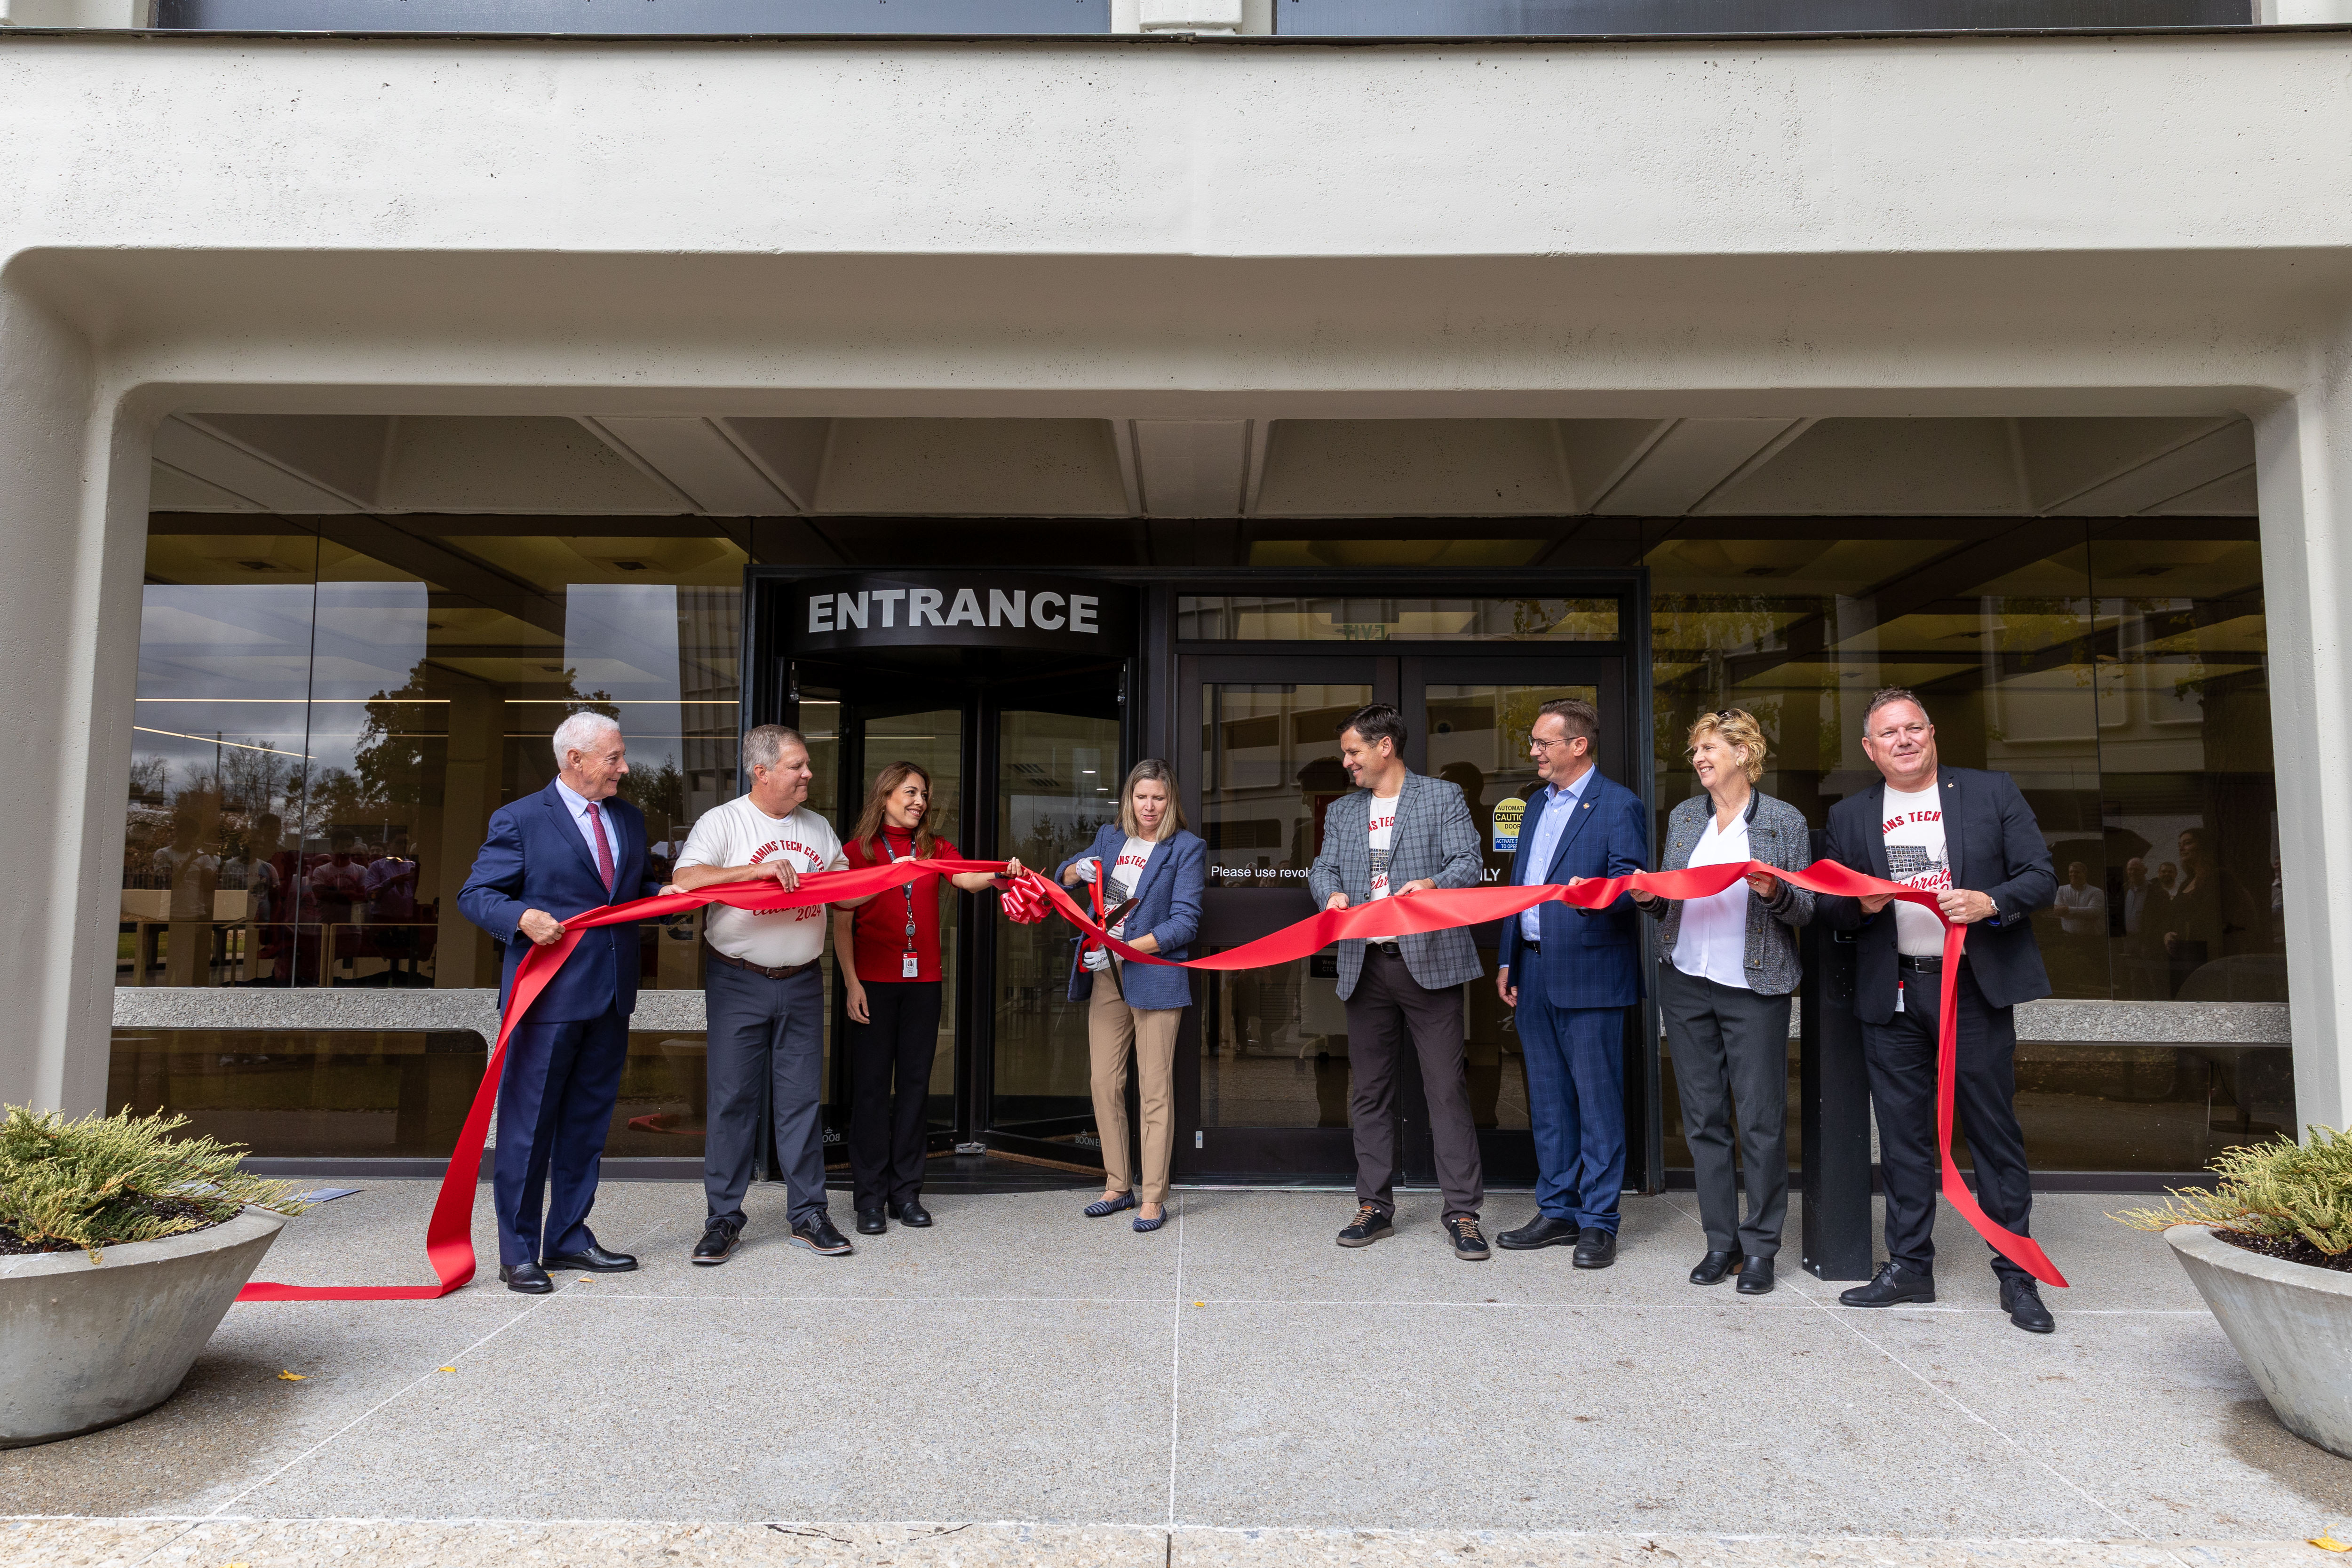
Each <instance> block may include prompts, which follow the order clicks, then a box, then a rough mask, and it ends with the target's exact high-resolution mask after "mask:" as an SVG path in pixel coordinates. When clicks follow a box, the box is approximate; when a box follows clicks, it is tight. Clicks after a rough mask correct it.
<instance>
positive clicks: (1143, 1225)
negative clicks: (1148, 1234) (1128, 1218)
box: [1135, 1204, 1168, 1230]
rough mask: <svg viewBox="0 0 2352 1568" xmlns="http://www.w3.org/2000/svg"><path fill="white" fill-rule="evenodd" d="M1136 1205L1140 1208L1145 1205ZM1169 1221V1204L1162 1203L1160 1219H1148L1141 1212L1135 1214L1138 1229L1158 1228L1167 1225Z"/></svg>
mask: <svg viewBox="0 0 2352 1568" xmlns="http://www.w3.org/2000/svg"><path fill="white" fill-rule="evenodd" d="M1135 1206H1136V1207H1137V1208H1139V1209H1140V1208H1141V1207H1142V1206H1143V1205H1141V1204H1138V1205H1135ZM1167 1223H1168V1205H1166V1204H1161V1205H1160V1217H1159V1218H1158V1219H1146V1218H1144V1217H1143V1215H1140V1214H1138V1215H1136V1216H1135V1228H1136V1229H1138V1230H1158V1229H1159V1228H1160V1226H1163V1225H1166V1224H1167Z"/></svg>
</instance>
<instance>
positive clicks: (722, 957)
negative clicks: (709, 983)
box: [702, 940, 822, 980]
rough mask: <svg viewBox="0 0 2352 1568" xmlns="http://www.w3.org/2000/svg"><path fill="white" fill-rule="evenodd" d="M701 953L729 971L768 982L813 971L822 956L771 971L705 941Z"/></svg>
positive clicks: (762, 964) (766, 967)
mask: <svg viewBox="0 0 2352 1568" xmlns="http://www.w3.org/2000/svg"><path fill="white" fill-rule="evenodd" d="M702 951H703V952H707V953H709V955H710V956H711V957H713V958H715V959H717V960H718V961H719V963H723V964H726V965H727V966H728V967H729V968H730V969H745V970H749V971H751V973H753V974H758V975H764V976H765V977H766V978H768V979H770V980H789V979H791V978H792V977H793V975H795V974H798V973H800V972H801V971H802V970H803V969H814V968H815V967H816V966H817V964H818V963H820V962H822V955H820V956H819V957H818V958H812V959H810V960H809V961H808V962H807V963H792V964H786V965H785V966H784V967H782V968H781V969H771V968H770V967H768V966H767V965H766V964H764V963H752V962H751V960H750V959H748V958H738V957H736V956H735V955H734V954H733V953H731V952H719V950H718V949H717V948H715V947H713V946H711V945H710V943H709V941H707V940H706V941H705V942H703V944H702Z"/></svg>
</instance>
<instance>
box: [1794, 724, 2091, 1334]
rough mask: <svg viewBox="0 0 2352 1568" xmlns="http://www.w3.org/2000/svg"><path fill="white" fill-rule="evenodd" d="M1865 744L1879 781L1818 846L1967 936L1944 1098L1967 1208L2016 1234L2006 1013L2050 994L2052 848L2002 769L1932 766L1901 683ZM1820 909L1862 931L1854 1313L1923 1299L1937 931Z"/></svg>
mask: <svg viewBox="0 0 2352 1568" xmlns="http://www.w3.org/2000/svg"><path fill="white" fill-rule="evenodd" d="M1862 749H1863V751H1864V752H1865V753H1866V754H1867V755H1868V756H1869V758H1870V760H1871V761H1872V762H1873V763H1876V764H1877V766H1878V771H1879V773H1880V774H1881V775H1883V776H1882V777H1881V780H1880V782H1879V783H1877V784H1873V785H1871V786H1870V787H1869V788H1868V789H1865V790H1864V791H1862V792H1861V793H1860V794H1858V795H1848V796H1847V797H1846V798H1845V799H1843V800H1842V801H1840V802H1838V803H1837V804H1836V805H1833V806H1832V807H1830V818H1829V841H1830V856H1831V858H1832V859H1834V860H1836V861H1837V862H1838V863H1839V864H1840V865H1842V866H1844V867H1847V868H1850V869H1853V870H1856V871H1861V872H1864V873H1866V874H1868V875H1870V876H1873V877H1883V878H1885V879H1888V880H1890V881H1895V882H1902V883H1904V884H1906V885H1907V886H1910V887H1915V888H1924V889H1932V890H1933V891H1934V892H1935V893H1936V901H1937V906H1938V907H1939V908H1941V909H1942V910H1943V911H1944V916H1945V918H1946V919H1947V920H1950V921H1955V922H1957V923H1960V924H1965V925H1967V926H1968V927H1969V942H1968V951H1967V952H1966V954H1965V955H1964V956H1963V957H1962V958H1961V960H1960V973H1959V984H1958V989H1957V991H1956V994H1955V1004H1956V1007H1957V1010H1958V1022H1959V1041H1958V1063H1957V1068H1956V1073H1955V1077H1954V1079H1953V1102H1954V1108H1955V1109H1956V1110H1958V1115H1959V1123H1960V1126H1961V1129H1962V1130H1963V1131H1965V1132H1966V1133H1967V1134H1968V1140H1969V1154H1970V1156H1971V1157H1972V1159H1973V1161H1974V1163H1975V1165H1976V1193H1977V1202H1978V1203H1979V1204H1980V1205H1983V1208H1984V1212H1985V1214H1986V1215H1987V1216H1988V1217H1990V1219H1991V1220H1992V1221H1993V1222H1994V1223H1995V1224H1997V1225H2000V1226H2005V1227H2006V1228H2008V1229H2009V1230H2011V1231H2014V1232H2015V1233H2016V1234H2018V1235H2019V1236H2024V1235H2026V1234H2028V1232H2027V1224H2028V1221H2029V1219H2030V1218H2031V1215H2032V1209H2033V1187H2032V1179H2031V1177H2030V1176H2029V1175H2028V1173H2027V1172H2026V1167H2025V1135H2024V1133H2023V1132H2022V1131H2021V1130H2020V1129H2019V1127H2018V1124H2017V1110H2016V1105H2015V1101H2016V1099H2017V1074H2016V1068H2015V1058H2016V1054H2017V1024H2016V1015H2015V1011H2014V1009H2015V1008H2016V1006H2017V1005H2018V1004H2019V1003H2020V1002H2030V1001H2032V999H2034V998H2035V997H2037V996H2047V995H2048V994H2050V977H2049V975H2048V973H2046V972H2044V970H2043V969H2042V951H2041V949H2040V948H2039V947H2038V946H2037V945H2036V944H2035V942H2034V940H2033V926H2032V913H2033V911H2034V910H2039V909H2046V908H2048V907H2049V905H2050V902H2051V900H2053V899H2054V898H2055V897H2056V896H2057V891H2058V879H2057V876H2056V875H2055V873H2053V871H2052V869H2051V867H2050V846H2049V844H2048V842H2047V841H2046V840H2045V839H2044V838H2043V837H2042V829H2041V826H2040V825H2039V824H2037V823H2036V822H2035V821H2034V820H2033V812H2032V808H2031V807H2029V806H2028V805H2026V804H2025V797H2024V796H2023V795H2021V794H2019V793H2018V788H2017V783H2016V781H2015V780H2013V779H2011V777H2010V776H2009V775H2008V774H2007V773H1986V772H1982V771H1980V770H1979V769H1976V768H1948V767H1942V766H1940V765H1939V764H1938V763H1937V756H1936V727H1935V725H1934V724H1932V723H1930V722H1929V721H1928V719H1927V708H1926V706H1925V705H1924V704H1923V703H1921V702H1920V700H1919V699H1918V698H1917V697H1916V696H1915V695H1914V694H1912V693H1911V692H1908V691H1904V690H1900V689H1894V688H1889V689H1886V690H1884V691H1881V692H1879V693H1878V694H1877V695H1876V696H1875V697H1874V698H1872V699H1871V703H1870V711H1869V713H1868V715H1867V716H1866V717H1865V718H1864V721H1863V741H1862ZM1890 905H1892V907H1891V908H1890V907H1889V906H1890ZM1815 910H1816V912H1817V918H1819V919H1822V920H1825V921H1828V922H1829V924H1830V925H1831V926H1832V927H1833V928H1835V929H1837V930H1840V931H1859V932H1860V933H1861V934H1860V935H1859V937H1858V938H1857V939H1855V941H1856V951H1855V954H1854V959H1855V963H1854V986H1853V1013H1854V1016H1855V1017H1856V1018H1858V1019H1860V1020H1861V1022H1862V1054H1863V1061H1864V1066H1865V1067H1866V1068H1867V1069H1868V1071H1869V1074H1870V1098H1871V1101H1872V1103H1873V1104H1874V1106H1875V1107H1876V1110H1877V1113H1878V1149H1879V1168H1880V1171H1881V1173H1882V1176H1883V1178H1884V1181H1885V1189H1886V1264H1885V1267H1884V1268H1881V1269H1880V1270H1879V1271H1878V1274H1877V1276H1876V1277H1875V1278H1874V1279H1872V1280H1871V1281H1870V1283H1869V1284H1867V1285H1861V1286H1856V1287H1855V1288H1854V1289H1851V1290H1848V1291H1846V1292H1844V1293H1843V1295H1841V1296H1840V1297H1839V1298H1838V1300H1841V1301H1843V1303H1844V1304H1845V1305H1847V1306H1849V1307H1892V1306H1897V1305H1900V1304H1902V1303H1904V1302H1909V1301H1932V1300H1935V1299H1936V1279H1935V1273H1934V1267H1935V1258H1936V1243H1935V1238H1934V1234H1933V1233H1934V1229H1935V1224H1936V1194H1937V1189H1938V1188H1939V1187H1940V1185H1941V1181H1940V1170H1939V1164H1940V1162H1939V1160H1938V1158H1937V1150H1936V1070H1937V1063H1936V1058H1937V1049H1936V1034H1937V1017H1938V1016H1939V1010H1940V1006H1941V1002H1942V984H1943V973H1942V972H1943V958H1942V953H1943V928H1942V926H1941V923H1940V922H1938V921H1937V920H1936V918H1935V917H1934V916H1933V915H1931V914H1930V913H1928V911H1927V910H1924V909H1920V908H1918V907H1916V906H1915V905H1910V904H1905V903H1899V902H1895V901H1894V895H1892V894H1889V893H1880V894H1874V895H1873V896H1871V897H1869V898H1865V899H1834V898H1829V897H1823V898H1822V899H1820V900H1817V901H1816V903H1815ZM1992 1268H1993V1272H1994V1273H1995V1274H1996V1275H1997V1276H1999V1277H2000V1304H2001V1308H2002V1310H2005V1311H2007V1312H2008V1313H2009V1316H2010V1321H2011V1322H2013V1323H2015V1324H2016V1325H2017V1326H2018V1327H2019V1328H2021V1329H2024V1330H2026V1331H2029V1332H2032V1333H2043V1334H2046V1333H2048V1332H2049V1331H2051V1329H2052V1328H2053V1323H2052V1321H2051V1318H2050V1310H2049V1309H2048V1308H2047V1307H2045V1306H2043V1305H2042V1296H2041V1292H2040V1291H2039V1290H2038V1289H2035V1287H2034V1283H2033V1277H2032V1275H2030V1274H2028V1273H2026V1272H2025V1270H2024V1269H2022V1268H2019V1267H2018V1266H2017V1265H2016V1264H2014V1263H2011V1261H2010V1260H2009V1259H2008V1258H2003V1257H2001V1256H2000V1254H1998V1253H1995V1254H1994V1255H1993V1260H1992Z"/></svg>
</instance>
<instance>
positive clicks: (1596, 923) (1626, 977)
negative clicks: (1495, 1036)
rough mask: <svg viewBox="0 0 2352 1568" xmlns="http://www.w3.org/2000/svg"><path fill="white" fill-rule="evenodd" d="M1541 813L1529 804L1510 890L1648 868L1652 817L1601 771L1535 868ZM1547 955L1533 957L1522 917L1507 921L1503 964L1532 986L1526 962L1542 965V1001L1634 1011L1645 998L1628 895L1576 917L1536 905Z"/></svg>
mask: <svg viewBox="0 0 2352 1568" xmlns="http://www.w3.org/2000/svg"><path fill="white" fill-rule="evenodd" d="M1542 810H1543V802H1542V800H1541V799H1540V798H1539V797H1538V798H1537V799H1533V800H1529V801H1528V815H1527V817H1526V820H1524V821H1523V822H1522V823H1521V824H1520V825H1519V851H1518V854H1517V856H1515V857H1514V858H1512V861H1511V885H1512V886H1514V887H1522V888H1523V887H1528V886H1529V885H1531V884H1534V883H1538V882H1565V881H1567V880H1568V879H1570V877H1622V876H1624V875H1626V874H1627V873H1628V872H1632V871H1645V870H1647V869H1649V865H1650V817H1649V813H1647V812H1645V811H1643V809H1642V797H1641V796H1640V795H1635V794H1634V793H1633V791H1632V790H1630V789H1627V788H1626V787H1625V786H1624V785H1623V784H1619V783H1617V782H1616V781H1615V780H1614V779H1610V778H1604V777H1602V776H1601V773H1598V772H1595V773H1592V774H1591V777H1590V779H1589V780H1588V781H1587V782H1586V784H1585V786H1584V794H1583V795H1582V797H1581V798H1580V799H1579V800H1578V801H1577V803H1576V806H1575V808H1574V812H1573V814H1572V815H1571V816H1570V819H1569V823H1568V826H1566V827H1564V828H1562V829H1561V830H1560V835H1559V847H1558V848H1557V849H1555V850H1554V851H1553V852H1552V858H1551V864H1550V865H1549V867H1531V866H1529V865H1528V854H1529V852H1530V851H1532V850H1533V849H1534V848H1535V843H1536V835H1535V825H1536V823H1537V821H1538V814H1539V813H1541V811H1542ZM1536 909H1537V915H1538V919H1539V920H1541V921H1542V922H1543V923H1542V926H1541V927H1540V929H1541V931H1543V939H1542V940H1543V950H1542V951H1541V952H1526V950H1525V948H1524V947H1523V946H1522V938H1521V936H1520V934H1519V917H1518V916H1517V915H1513V916H1512V917H1511V918H1510V919H1509V920H1507V921H1504V922H1503V951H1502V955H1501V958H1502V963H1504V964H1505V965H1506V966H1507V967H1508V968H1509V970H1510V972H1511V983H1512V984H1514V985H1523V984H1526V981H1525V979H1524V978H1523V974H1524V972H1523V970H1522V968H1521V963H1520V961H1521V959H1522V957H1524V958H1525V960H1526V962H1527V963H1539V964H1541V965H1543V986H1544V994H1545V995H1546V996H1547V997H1549V1000H1550V1002H1551V1005H1553V1006H1555V1007H1630V1006H1632V1005H1633V1004H1634V1003H1636V1002H1639V1001H1640V1000H1641V999H1642V994H1643V990H1642V932H1641V916H1640V913H1639V911H1637V910H1635V909H1634V907H1633V895H1632V894H1630V893H1628V894H1626V895H1624V896H1623V897H1621V898H1620V899H1618V900H1617V901H1616V902H1615V903H1612V904H1610V905H1609V906H1607V907H1606V908H1604V909H1598V910H1589V911H1588V910H1573V909H1570V908H1569V906H1567V905H1566V904H1538V906H1537V907H1536Z"/></svg>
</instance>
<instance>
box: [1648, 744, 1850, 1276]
mask: <svg viewBox="0 0 2352 1568" xmlns="http://www.w3.org/2000/svg"><path fill="white" fill-rule="evenodd" d="M1764 755H1765V745H1764V731H1763V729H1762V727H1761V726H1759V724H1758V723H1757V722H1756V719H1755V716H1754V715H1753V714H1750V713H1748V712H1745V711H1743V710H1740V709H1737V708H1733V709H1727V710H1725V711H1723V712H1720V713H1709V714H1707V715H1706V717H1704V718H1702V719H1701V720H1699V721H1698V722H1697V723H1696V724H1694V725H1692V726H1691V729H1690V758H1691V767H1692V770H1693V771H1694V772H1695V773H1697V774H1698V782H1699V784H1700V785H1701V786H1702V787H1703V788H1704V789H1705V790H1706V794H1705V795H1694V796H1693V797H1691V798H1690V799H1688V800H1685V801H1684V802H1683V803H1682V804H1681V805H1677V806H1675V809H1674V815H1673V816H1670V817H1669V818H1667V821H1666V847H1665V851H1664V854H1663V855H1661V856H1660V858H1659V862H1658V868H1659V869H1660V870H1662V871H1679V870H1682V869H1684V868H1685V867H1692V866H1722V865H1731V864H1736V863H1738V862H1739V861H1742V860H1761V861H1763V862H1765V863H1766V864H1768V865H1772V866H1777V867H1779V868H1780V869H1782V870H1784V871H1801V870H1802V869H1804V868H1805V867H1807V866H1809V865H1811V863H1812V858H1813V857H1812V833H1811V829H1810V828H1809V827H1807V826H1806V824H1805V818H1804V816H1803V814H1802V813H1801V812H1799V811H1798V810H1797V808H1796V807H1794V806H1792V805H1788V804H1787V803H1785V802H1782V801H1778V800H1774V799H1773V798H1772V797H1771V796H1770V795H1766V794H1765V793H1764V792H1763V791H1761V790H1759V789H1758V788H1757V787H1756V781H1757V780H1759V779H1760V778H1762V777H1763V776H1764ZM1633 901H1634V902H1635V903H1637V904H1639V905H1641V906H1642V912H1643V914H1646V915H1649V916H1651V917H1653V918H1654V919H1655V920H1656V921H1658V948H1659V951H1660V952H1661V953H1662V954H1663V955H1664V962H1663V963H1660V964H1659V965H1658V1010H1659V1012H1660V1013H1661V1014H1662V1015H1664V1021H1665V1026H1666V1047H1667V1049H1668V1050H1669V1051H1671V1052H1672V1053H1673V1055H1674V1063H1675V1090H1676V1091H1677V1095H1678V1098H1679V1099H1680V1100H1682V1108H1683V1137H1684V1140H1685V1142H1688V1143H1689V1145H1690V1152H1691V1165H1692V1167H1693V1170H1694V1172H1695V1173H1696V1177H1697V1182H1696V1186H1697V1188H1698V1213H1699V1224H1700V1226H1701V1227H1702V1228H1704V1229H1705V1230H1706V1257H1704V1258H1700V1259H1699V1261H1698V1267H1696V1268H1693V1269H1692V1270H1691V1271H1690V1281H1691V1283H1692V1284H1694V1285H1719V1284H1721V1283H1722V1282H1723V1280H1724V1279H1725V1278H1726V1277H1727V1276H1728V1275H1731V1274H1734V1273H1736V1274H1738V1276H1739V1293H1740V1294H1741V1295H1743V1296H1761V1295H1763V1294H1764V1293H1765V1292H1766V1291H1768V1290H1769V1289H1772V1270H1773V1267H1774V1264H1773V1260H1774V1259H1775V1258H1778V1257H1779V1256H1780V1225H1781V1222H1782V1220H1783V1219H1785V1218H1786V1217H1787V1215H1788V1212H1789V997H1790V993H1792V992H1794V991H1795V990H1796V988H1797V982H1798V981H1799V980H1801V979H1802V978H1803V972H1802V970H1801V967H1800V961H1799V959H1798V956H1797V928H1798V927H1800V926H1801V925H1804V924H1805V923H1806V922H1807V921H1811V919H1812V918H1813V895H1812V894H1811V893H1809V892H1807V891H1805V890H1804V889H1801V888H1797V887H1792V886H1790V884H1789V883H1787V882H1784V881H1782V880H1781V879H1780V878H1778V877H1774V876H1770V875H1769V874H1766V873H1764V872H1750V873H1748V875H1747V876H1746V877H1744V878H1742V879H1740V880H1738V881H1737V882H1734V883H1732V884H1731V886H1729V887H1728V888H1726V889H1724V890H1723V891H1721V892H1719V893H1717V894H1715V895H1714V896H1713V897H1711V898H1705V899H1660V898H1653V897H1651V896H1650V895H1648V894H1646V893H1635V894H1634V895H1633ZM1735 1138H1736V1139H1737V1143H1738V1163H1739V1165H1740V1166H1742V1167H1744V1168H1745V1170H1746V1173H1747V1177H1748V1220H1747V1223H1746V1224H1744V1225H1743V1224H1741V1223H1740V1219H1739V1177H1740V1173H1739V1171H1738V1170H1735V1169H1734V1168H1733V1163H1732V1152H1733V1146H1734V1140H1735Z"/></svg>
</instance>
